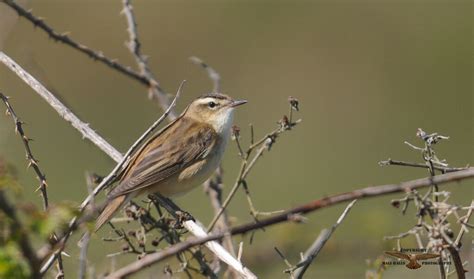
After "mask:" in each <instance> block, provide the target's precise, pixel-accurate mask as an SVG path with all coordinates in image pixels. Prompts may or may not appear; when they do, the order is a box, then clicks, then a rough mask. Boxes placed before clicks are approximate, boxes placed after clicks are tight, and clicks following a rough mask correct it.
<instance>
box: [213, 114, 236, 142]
mask: <svg viewBox="0 0 474 279" xmlns="http://www.w3.org/2000/svg"><path fill="white" fill-rule="evenodd" d="M233 120H234V109H233V108H229V109H226V110H223V111H222V112H220V113H219V115H217V117H214V119H213V120H212V121H211V125H212V127H213V128H214V129H215V130H216V132H217V133H218V134H219V135H220V136H222V137H224V138H226V139H227V138H229V136H230V130H231V128H232V122H233Z"/></svg>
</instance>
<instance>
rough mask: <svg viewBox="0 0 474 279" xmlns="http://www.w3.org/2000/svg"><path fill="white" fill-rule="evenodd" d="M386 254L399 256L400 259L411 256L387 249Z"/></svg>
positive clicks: (408, 258)
mask: <svg viewBox="0 0 474 279" xmlns="http://www.w3.org/2000/svg"><path fill="white" fill-rule="evenodd" d="M385 254H387V255H390V256H392V257H396V258H399V259H405V260H410V256H408V255H407V254H403V253H400V252H396V251H385Z"/></svg>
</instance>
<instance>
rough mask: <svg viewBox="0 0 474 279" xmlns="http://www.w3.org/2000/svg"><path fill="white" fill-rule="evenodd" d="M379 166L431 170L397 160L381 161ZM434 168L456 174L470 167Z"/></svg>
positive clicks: (424, 166)
mask: <svg viewBox="0 0 474 279" xmlns="http://www.w3.org/2000/svg"><path fill="white" fill-rule="evenodd" d="M379 165H380V166H405V167H414V168H424V169H429V168H430V167H429V166H428V165H426V164H421V163H412V162H404V161H397V160H392V159H388V160H385V161H380V162H379ZM433 167H434V169H435V170H439V171H444V172H454V171H460V170H465V169H467V168H468V167H469V166H466V167H464V168H450V167H443V166H433Z"/></svg>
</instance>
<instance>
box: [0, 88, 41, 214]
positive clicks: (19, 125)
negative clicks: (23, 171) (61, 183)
mask: <svg viewBox="0 0 474 279" xmlns="http://www.w3.org/2000/svg"><path fill="white" fill-rule="evenodd" d="M0 99H2V101H3V102H4V103H5V106H6V107H7V110H6V114H7V115H10V116H11V117H12V120H13V123H14V124H15V133H16V134H18V135H19V136H20V137H21V140H22V142H23V146H24V148H25V151H26V160H27V161H28V168H30V167H32V168H33V170H34V171H35V173H36V176H37V178H38V180H39V182H40V185H39V187H38V188H37V189H36V191H38V190H40V191H41V196H42V197H43V209H44V210H45V211H46V210H48V207H49V201H48V191H47V190H46V187H47V186H48V184H47V183H46V175H45V174H44V173H43V172H42V171H41V169H40V167H39V165H38V160H36V158H35V157H34V156H33V153H32V152H31V147H30V141H32V140H33V139H31V138H28V137H27V136H26V135H25V132H24V131H23V124H24V122H23V121H21V120H20V119H19V118H18V116H17V115H16V113H15V111H14V110H13V107H12V106H11V104H10V102H9V101H8V99H9V98H8V97H7V96H5V95H3V94H2V93H1V92H0Z"/></svg>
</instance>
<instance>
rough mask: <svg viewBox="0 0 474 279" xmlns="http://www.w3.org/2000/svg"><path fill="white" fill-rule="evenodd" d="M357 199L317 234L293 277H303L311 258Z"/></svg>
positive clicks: (315, 255) (316, 254) (313, 257)
mask: <svg viewBox="0 0 474 279" xmlns="http://www.w3.org/2000/svg"><path fill="white" fill-rule="evenodd" d="M356 201H357V200H353V201H352V202H351V203H349V204H348V205H347V206H346V209H345V210H344V212H342V214H341V216H340V217H339V219H337V221H336V223H335V224H334V225H333V226H332V227H331V229H329V230H328V229H324V230H322V231H321V233H320V234H319V236H318V238H317V239H316V240H315V241H314V243H313V244H312V245H311V246H310V247H309V249H308V250H307V251H306V252H305V253H304V256H303V259H302V261H301V262H302V263H304V264H303V265H302V266H301V267H300V268H298V269H297V270H296V272H295V278H297V279H301V278H303V274H304V273H305V272H306V270H307V269H308V267H309V266H310V265H311V263H312V262H313V260H314V259H315V258H316V257H317V256H318V254H319V252H320V251H321V249H323V247H324V245H325V244H326V242H327V241H328V239H329V238H330V237H331V235H332V234H333V233H334V231H335V230H336V228H337V227H338V226H339V225H340V224H341V223H342V221H343V220H344V218H346V216H347V213H349V211H350V210H351V208H352V206H354V204H355V202H356Z"/></svg>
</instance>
